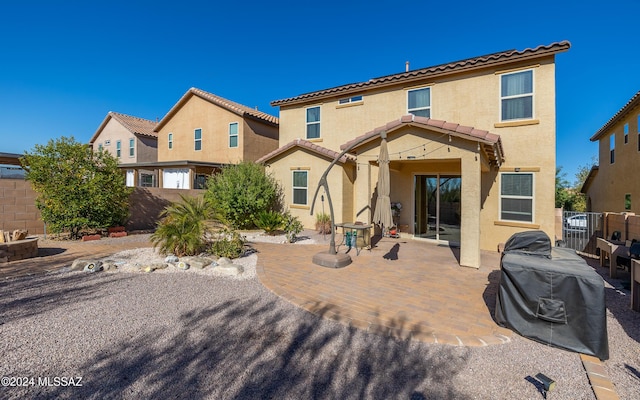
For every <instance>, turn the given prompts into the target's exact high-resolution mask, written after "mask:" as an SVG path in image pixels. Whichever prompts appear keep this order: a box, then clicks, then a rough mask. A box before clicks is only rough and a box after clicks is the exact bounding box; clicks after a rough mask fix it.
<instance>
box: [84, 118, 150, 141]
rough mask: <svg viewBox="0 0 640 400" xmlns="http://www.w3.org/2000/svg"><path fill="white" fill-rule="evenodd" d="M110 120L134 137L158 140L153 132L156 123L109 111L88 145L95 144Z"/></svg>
mask: <svg viewBox="0 0 640 400" xmlns="http://www.w3.org/2000/svg"><path fill="white" fill-rule="evenodd" d="M112 118H113V119H114V120H116V121H118V122H119V123H120V124H121V125H122V126H124V127H125V128H126V129H127V130H128V131H129V132H131V133H133V134H134V135H139V136H146V137H150V138H153V139H157V138H158V134H157V133H156V132H154V129H155V127H156V122H154V121H151V120H148V119H144V118H139V117H134V116H131V115H126V114H121V113H117V112H113V111H109V112H108V113H107V116H106V117H105V118H104V120H103V121H102V123H101V124H100V126H99V127H98V129H97V130H96V132H95V133H94V134H93V136H92V137H91V140H89V144H93V142H95V140H96V139H97V138H98V135H99V134H100V132H102V130H103V129H104V127H105V125H107V122H109V120H110V119H112Z"/></svg>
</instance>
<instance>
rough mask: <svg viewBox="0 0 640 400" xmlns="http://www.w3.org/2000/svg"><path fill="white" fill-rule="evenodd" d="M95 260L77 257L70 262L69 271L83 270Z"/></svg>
mask: <svg viewBox="0 0 640 400" xmlns="http://www.w3.org/2000/svg"><path fill="white" fill-rule="evenodd" d="M95 262H96V260H90V259H88V258H78V259H77V260H75V261H74V262H73V263H72V264H71V271H84V267H86V266H87V265H88V264H91V263H95Z"/></svg>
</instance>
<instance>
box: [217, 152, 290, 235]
mask: <svg viewBox="0 0 640 400" xmlns="http://www.w3.org/2000/svg"><path fill="white" fill-rule="evenodd" d="M205 198H206V199H207V201H208V202H209V204H210V205H211V207H212V208H213V210H214V211H215V213H216V214H218V215H220V217H221V218H223V219H224V220H225V221H228V222H229V223H230V224H231V225H232V226H233V227H234V228H236V229H250V228H254V227H255V221H256V219H257V218H258V216H259V215H260V213H261V212H265V211H279V210H280V208H281V207H282V189H281V188H280V186H279V185H278V183H277V182H276V180H275V179H274V178H273V177H272V176H271V175H268V174H266V173H265V171H264V167H262V166H261V165H259V164H256V163H253V162H249V161H245V162H242V163H240V164H237V165H231V166H227V167H224V168H223V169H222V172H220V173H219V174H215V175H213V176H211V177H210V178H209V180H208V181H207V191H206V193H205Z"/></svg>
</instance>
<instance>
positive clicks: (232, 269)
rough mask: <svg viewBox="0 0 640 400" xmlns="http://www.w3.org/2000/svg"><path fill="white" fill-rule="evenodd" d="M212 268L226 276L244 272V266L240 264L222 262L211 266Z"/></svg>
mask: <svg viewBox="0 0 640 400" xmlns="http://www.w3.org/2000/svg"><path fill="white" fill-rule="evenodd" d="M213 270H214V271H216V272H217V273H219V274H220V275H226V276H238V275H241V274H242V273H243V272H244V268H242V265H236V264H223V265H218V266H215V267H213Z"/></svg>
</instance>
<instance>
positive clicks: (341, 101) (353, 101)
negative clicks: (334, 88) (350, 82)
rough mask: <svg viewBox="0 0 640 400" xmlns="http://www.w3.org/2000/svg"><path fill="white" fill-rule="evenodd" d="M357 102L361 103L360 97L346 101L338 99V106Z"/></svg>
mask: <svg viewBox="0 0 640 400" xmlns="http://www.w3.org/2000/svg"><path fill="white" fill-rule="evenodd" d="M359 101H362V95H360V96H353V97H349V98H348V99H340V100H338V104H349V103H357V102H359Z"/></svg>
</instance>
